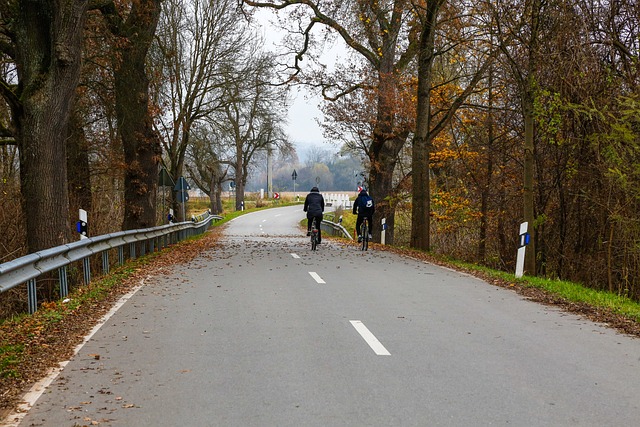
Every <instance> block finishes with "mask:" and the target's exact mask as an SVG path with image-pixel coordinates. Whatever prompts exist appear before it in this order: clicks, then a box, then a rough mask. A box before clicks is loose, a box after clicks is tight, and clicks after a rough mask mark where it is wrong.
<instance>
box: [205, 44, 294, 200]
mask: <svg viewBox="0 0 640 427" xmlns="http://www.w3.org/2000/svg"><path fill="white" fill-rule="evenodd" d="M247 48H248V49H247V53H248V55H247V57H246V59H245V61H243V62H244V64H245V65H243V66H242V68H240V67H238V68H235V69H228V70H227V74H226V75H227V77H228V80H227V82H226V85H225V87H224V90H223V92H224V94H223V97H224V107H223V108H222V111H221V112H220V113H219V114H216V115H215V116H214V115H212V116H210V117H209V119H210V120H211V124H212V125H213V126H215V127H216V128H217V129H218V130H217V134H218V135H220V136H221V137H222V138H223V143H224V144H226V146H227V150H228V151H227V156H228V157H227V158H226V159H225V160H224V162H226V163H228V164H229V165H231V167H232V168H233V169H234V178H235V185H236V209H241V208H242V206H243V204H244V191H245V190H244V189H245V186H246V184H247V177H248V174H249V167H250V166H251V161H252V159H254V156H255V155H256V154H257V153H258V152H259V151H261V150H267V149H271V148H272V146H275V147H281V148H286V147H288V146H289V145H290V144H289V142H288V141H287V139H286V136H285V134H284V131H283V125H284V123H285V121H284V118H283V116H284V113H285V112H286V109H287V95H286V92H285V90H284V88H283V87H281V86H273V85H271V84H270V83H269V82H268V81H266V80H265V78H266V77H268V76H271V75H272V74H273V67H274V64H273V61H272V60H271V58H270V57H268V55H266V54H261V53H257V54H256V52H257V49H256V47H255V46H247ZM241 77H242V78H241Z"/></svg>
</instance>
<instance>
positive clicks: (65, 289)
mask: <svg viewBox="0 0 640 427" xmlns="http://www.w3.org/2000/svg"><path fill="white" fill-rule="evenodd" d="M58 277H59V278H60V298H66V297H67V296H68V295H69V282H68V280H67V266H66V265H63V266H62V267H60V268H59V269H58Z"/></svg>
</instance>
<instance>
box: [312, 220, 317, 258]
mask: <svg viewBox="0 0 640 427" xmlns="http://www.w3.org/2000/svg"><path fill="white" fill-rule="evenodd" d="M317 247H318V230H317V228H316V220H315V219H314V220H313V222H312V223H311V250H312V251H315V250H316V248H317Z"/></svg>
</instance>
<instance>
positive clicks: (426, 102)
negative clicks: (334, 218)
mask: <svg viewBox="0 0 640 427" xmlns="http://www.w3.org/2000/svg"><path fill="white" fill-rule="evenodd" d="M443 2H444V0H436V1H430V2H428V3H427V10H426V13H425V16H424V17H423V18H422V19H423V21H422V31H421V34H420V48H419V52H418V100H417V111H416V132H415V135H414V138H413V148H412V158H411V173H412V184H413V203H412V205H411V247H412V248H416V249H422V250H425V251H428V250H430V249H431V241H430V240H431V239H430V234H431V191H430V182H429V154H430V150H431V132H430V130H431V129H430V128H431V80H432V67H433V58H434V50H435V31H436V23H437V17H438V12H439V10H440V7H441V6H442V3H443Z"/></svg>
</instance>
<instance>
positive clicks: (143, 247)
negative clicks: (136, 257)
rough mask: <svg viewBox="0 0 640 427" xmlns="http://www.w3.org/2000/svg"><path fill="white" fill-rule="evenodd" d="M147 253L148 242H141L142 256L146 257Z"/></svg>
mask: <svg viewBox="0 0 640 427" xmlns="http://www.w3.org/2000/svg"><path fill="white" fill-rule="evenodd" d="M146 253H147V241H146V240H143V241H142V242H140V256H144V255H145V254H146Z"/></svg>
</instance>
